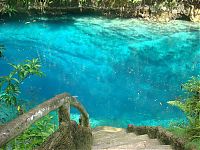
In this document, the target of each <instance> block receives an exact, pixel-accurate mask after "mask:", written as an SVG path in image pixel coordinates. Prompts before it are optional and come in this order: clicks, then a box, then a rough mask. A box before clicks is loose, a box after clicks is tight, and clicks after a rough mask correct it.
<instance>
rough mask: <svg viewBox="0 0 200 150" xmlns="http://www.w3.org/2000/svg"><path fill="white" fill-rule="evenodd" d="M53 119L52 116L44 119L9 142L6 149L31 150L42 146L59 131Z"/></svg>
mask: <svg viewBox="0 0 200 150" xmlns="http://www.w3.org/2000/svg"><path fill="white" fill-rule="evenodd" d="M52 119H53V117H52V116H51V115H47V116H45V117H43V118H42V119H40V120H39V121H37V122H36V123H35V124H33V125H32V126H31V127H30V128H29V129H27V130H26V131H25V132H24V133H22V134H21V135H20V136H19V137H17V138H15V139H14V140H12V141H11V142H9V143H8V144H7V145H6V147H5V149H12V150H31V149H34V148H36V147H37V146H39V145H41V144H42V143H43V142H44V141H45V140H46V139H47V138H48V137H49V136H50V135H51V134H52V133H53V132H55V130H56V129H57V127H56V125H55V124H54V123H53V122H52Z"/></svg>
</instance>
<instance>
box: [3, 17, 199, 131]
mask: <svg viewBox="0 0 200 150" xmlns="http://www.w3.org/2000/svg"><path fill="white" fill-rule="evenodd" d="M0 44H3V45H5V47H6V51H5V53H4V56H5V57H4V58H1V59H0V75H7V74H8V73H9V72H10V70H11V68H10V67H9V65H8V63H15V64H17V63H21V62H23V61H24V60H26V59H32V58H39V59H40V61H41V63H42V71H43V72H44V73H45V74H46V76H45V77H43V78H39V77H31V78H29V79H27V80H26V81H25V82H24V84H23V85H22V86H21V88H22V93H21V95H20V96H21V98H23V99H24V100H26V101H27V102H28V105H29V107H30V108H32V107H34V106H36V105H37V104H39V103H42V102H44V101H45V100H47V99H48V98H51V97H53V96H55V95H56V94H59V93H62V92H68V93H70V94H71V95H73V96H77V97H78V99H79V100H80V101H81V103H82V104H83V105H84V106H85V108H86V109H87V111H88V112H89V114H90V118H91V122H92V125H93V126H96V125H113V126H119V127H125V126H127V124H130V123H132V124H137V125H163V126H165V125H166V124H167V123H169V122H171V121H176V120H179V119H181V118H183V114H182V113H181V112H180V111H178V110H177V109H176V108H173V107H171V106H169V105H168V104H167V103H166V102H167V101H169V100H173V99H175V98H176V97H178V96H180V95H181V94H182V92H181V88H180V86H181V84H182V83H184V82H186V81H187V80H188V79H189V78H190V77H191V76H197V75H199V72H200V26H199V25H198V24H194V23H191V22H186V21H172V22H170V23H167V24H160V23H150V22H145V21H141V20H136V19H107V18H104V17H94V16H67V15H66V16H61V17H30V18H28V19H24V20H17V21H16V20H15V21H6V22H4V23H0ZM76 113H77V112H75V111H72V114H73V115H72V116H74V117H75V118H76V116H77V115H76ZM4 114H5V110H4V111H3V109H2V110H1V111H0V116H1V117H0V120H1V118H4V120H5V115H4Z"/></svg>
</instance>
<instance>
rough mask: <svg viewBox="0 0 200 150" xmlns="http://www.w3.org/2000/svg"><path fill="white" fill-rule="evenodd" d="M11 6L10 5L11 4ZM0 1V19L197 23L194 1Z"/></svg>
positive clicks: (199, 13)
mask: <svg viewBox="0 0 200 150" xmlns="http://www.w3.org/2000/svg"><path fill="white" fill-rule="evenodd" d="M11 4H12V5H11ZM11 4H8V3H6V2H4V3H3V2H2V3H1V2H0V12H1V17H2V16H4V17H5V16H11V14H12V15H13V14H17V13H20V14H23V13H26V14H51V15H59V14H66V13H68V14H98V15H103V16H107V17H122V18H142V19H144V20H148V21H155V22H169V21H170V20H175V19H180V20H187V21H192V22H200V2H198V1H192V2H190V1H184V0H181V1H178V0H173V1H163V2H162V1H160V0H154V1H151V2H148V1H147V2H144V1H142V0H141V1H140V0H139V1H137V2H130V1H123V2H120V1H119V2H118V1H117V2H115V1H111V0H110V1H98V2H96V1H95V0H91V1H85V2H80V1H71V2H68V3H64V4H59V5H57V4H56V3H54V2H52V3H47V2H46V1H44V2H43V3H42V2H34V3H31V2H29V3H28V4H22V3H20V2H18V3H16V4H14V3H11Z"/></svg>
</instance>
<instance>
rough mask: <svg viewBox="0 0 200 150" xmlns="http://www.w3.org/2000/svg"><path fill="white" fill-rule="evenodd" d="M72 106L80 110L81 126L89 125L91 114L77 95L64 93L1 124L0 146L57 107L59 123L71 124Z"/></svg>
mask: <svg viewBox="0 0 200 150" xmlns="http://www.w3.org/2000/svg"><path fill="white" fill-rule="evenodd" d="M70 106H73V107H75V108H77V109H78V110H79V111H80V113H81V119H80V120H81V123H80V124H81V126H83V127H89V115H88V113H87V112H86V110H85V109H84V107H83V106H82V105H81V104H80V103H79V102H78V101H77V99H76V98H75V97H72V96H70V95H69V94H67V93H63V94H60V95H57V96H55V97H54V98H51V99H49V100H47V101H45V102H44V103H42V104H40V105H38V106H37V107H36V108H33V109H32V110H30V111H29V112H27V113H25V114H23V115H21V116H19V117H18V118H16V119H14V120H13V121H11V122H9V123H7V124H5V125H3V126H0V147H2V146H4V145H5V144H6V143H8V142H9V141H10V140H12V139H14V138H15V137H17V136H18V135H20V134H21V133H22V132H24V131H25V130H26V129H28V128H29V127H30V126H31V125H32V124H33V123H34V122H36V121H37V120H39V119H40V118H42V117H44V116H45V115H47V114H48V113H50V112H51V111H53V110H56V109H59V111H58V115H59V123H60V124H61V123H62V122H65V123H67V124H70Z"/></svg>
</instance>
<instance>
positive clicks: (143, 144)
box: [92, 126, 172, 150]
mask: <svg viewBox="0 0 200 150" xmlns="http://www.w3.org/2000/svg"><path fill="white" fill-rule="evenodd" d="M92 133H93V137H94V141H93V147H92V149H93V150H121V149H122V150H123V149H126V150H172V148H171V146H170V145H161V144H160V142H159V141H158V140H157V139H150V138H149V137H148V135H147V134H145V135H136V134H134V133H126V130H125V129H122V128H113V127H106V126H105V127H97V128H95V129H93V132H92Z"/></svg>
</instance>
